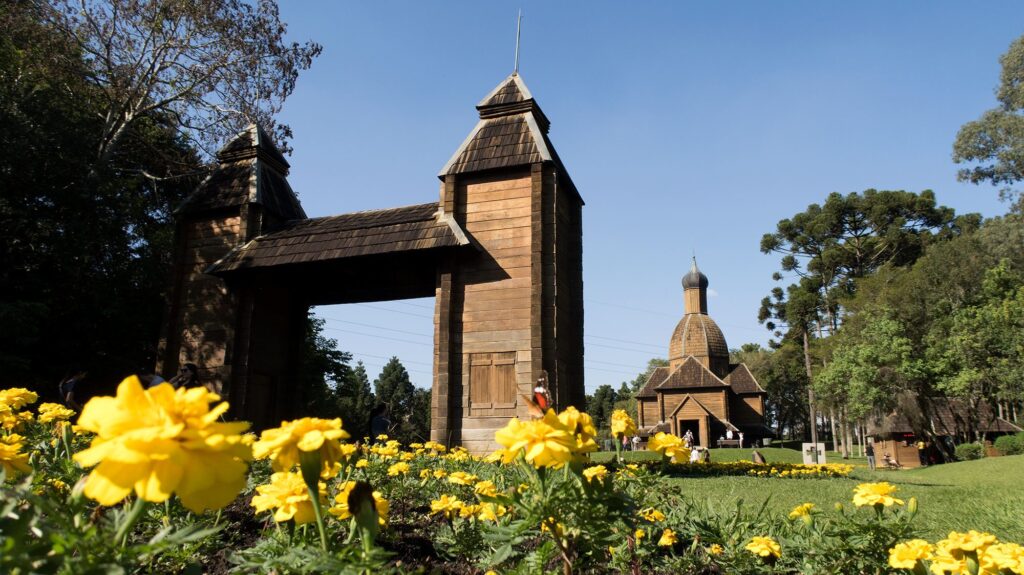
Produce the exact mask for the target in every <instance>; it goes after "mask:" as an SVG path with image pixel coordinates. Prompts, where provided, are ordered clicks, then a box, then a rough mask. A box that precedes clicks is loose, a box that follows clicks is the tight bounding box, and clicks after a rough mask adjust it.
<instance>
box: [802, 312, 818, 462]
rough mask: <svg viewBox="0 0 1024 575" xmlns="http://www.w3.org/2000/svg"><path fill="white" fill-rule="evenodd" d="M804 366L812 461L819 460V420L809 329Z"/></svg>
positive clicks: (805, 345)
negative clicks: (815, 401) (815, 400)
mask: <svg viewBox="0 0 1024 575" xmlns="http://www.w3.org/2000/svg"><path fill="white" fill-rule="evenodd" d="M804 367H806V368H807V384H808V385H807V411H808V415H809V417H808V420H809V421H810V426H811V444H812V445H813V447H814V449H813V450H812V451H811V453H812V454H813V457H812V461H813V462H814V463H817V462H818V450H817V447H818V421H817V411H816V410H815V405H814V382H813V380H814V372H813V371H811V340H810V338H809V337H808V336H807V330H806V329H805V330H804Z"/></svg>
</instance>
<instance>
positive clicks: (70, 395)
mask: <svg viewBox="0 0 1024 575" xmlns="http://www.w3.org/2000/svg"><path fill="white" fill-rule="evenodd" d="M73 373H74V375H71V376H69V377H65V378H64V379H62V380H61V382H60V384H59V385H58V386H57V387H58V391H59V392H60V402H61V403H63V404H64V407H70V408H71V409H74V410H75V411H82V402H81V397H82V394H81V390H80V389H79V390H78V394H77V397H76V393H75V390H76V389H77V388H79V387H80V386H81V384H82V382H83V381H84V380H85V376H86V375H88V373H86V372H84V371H75V372H73Z"/></svg>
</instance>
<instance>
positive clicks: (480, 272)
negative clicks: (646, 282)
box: [449, 171, 536, 453]
mask: <svg viewBox="0 0 1024 575" xmlns="http://www.w3.org/2000/svg"><path fill="white" fill-rule="evenodd" d="M456 188H457V189H456V190H455V196H456V198H458V200H457V201H456V202H455V203H454V207H455V217H456V220H457V221H459V222H460V223H461V224H462V225H463V226H464V227H465V230H466V231H467V232H468V234H469V235H470V236H471V237H472V238H473V239H474V240H475V241H477V242H478V243H479V244H480V247H481V248H482V250H483V252H484V253H485V256H484V257H481V258H480V259H479V261H478V263H477V264H476V265H473V266H469V265H466V264H465V263H463V262H460V266H459V269H457V270H456V271H455V273H454V274H453V283H452V298H453V305H452V309H453V314H452V318H451V322H452V329H451V333H452V334H453V336H452V339H453V340H454V342H453V343H455V344H456V345H457V347H458V352H459V354H460V357H459V358H458V361H459V362H460V367H461V370H460V376H461V377H460V380H461V381H460V383H461V385H460V386H459V390H458V394H459V395H458V396H457V397H459V398H460V399H461V405H462V406H467V405H470V402H471V401H472V398H470V396H469V395H470V383H469V377H470V369H469V358H470V355H471V354H481V353H495V352H506V353H514V354H515V381H516V386H517V392H518V393H517V395H518V394H529V393H530V392H531V390H532V387H533V375H534V373H535V372H536V370H535V362H534V359H535V354H534V348H533V346H532V341H531V335H532V329H531V328H532V327H533V326H532V316H533V313H532V309H533V308H532V305H531V304H532V295H533V293H534V290H533V279H532V274H533V266H532V265H531V264H532V263H533V262H534V257H535V254H534V253H533V250H534V249H536V246H533V245H532V244H533V241H532V240H533V231H534V230H533V225H534V222H535V217H536V212H535V211H534V210H533V208H534V205H533V200H534V194H535V190H534V186H533V183H532V180H531V176H530V173H529V172H526V171H524V172H523V173H515V174H501V175H495V176H476V177H472V178H466V179H464V180H461V179H460V181H459V182H458V183H457V184H456ZM460 331H461V336H460V335H458V334H459V333H460ZM453 359H454V358H453ZM449 383H450V382H449ZM452 391H453V390H451V389H449V393H452ZM517 410H518V411H523V410H524V408H523V406H521V405H520V406H518V407H517ZM462 414H463V416H462V418H461V425H460V427H461V429H460V431H459V433H458V434H457V435H458V439H459V441H460V442H461V444H462V445H463V446H465V447H466V448H467V449H469V450H470V451H473V452H474V453H481V452H486V451H491V450H493V449H494V448H495V447H497V445H496V444H495V443H494V432H495V431H496V430H497V429H500V428H501V427H504V425H505V424H506V423H507V422H508V414H506V413H505V410H496V411H495V412H493V413H492V415H474V414H471V413H470V412H469V411H468V410H466V411H462ZM520 415H523V416H525V413H520ZM452 423H454V422H452ZM453 435H455V434H453Z"/></svg>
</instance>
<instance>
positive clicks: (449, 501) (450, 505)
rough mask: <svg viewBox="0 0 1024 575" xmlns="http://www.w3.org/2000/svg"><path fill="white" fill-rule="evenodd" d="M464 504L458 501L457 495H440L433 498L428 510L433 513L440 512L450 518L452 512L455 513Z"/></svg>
mask: <svg viewBox="0 0 1024 575" xmlns="http://www.w3.org/2000/svg"><path fill="white" fill-rule="evenodd" d="M464 505H465V504H464V503H463V502H462V501H460V500H459V498H458V497H449V496H448V495H442V496H441V498H440V499H435V500H433V501H431V502H430V512H431V513H435V514H436V513H441V514H443V515H444V516H445V517H448V518H451V517H452V514H454V513H457V512H458V511H459V509H462V507H463V506H464Z"/></svg>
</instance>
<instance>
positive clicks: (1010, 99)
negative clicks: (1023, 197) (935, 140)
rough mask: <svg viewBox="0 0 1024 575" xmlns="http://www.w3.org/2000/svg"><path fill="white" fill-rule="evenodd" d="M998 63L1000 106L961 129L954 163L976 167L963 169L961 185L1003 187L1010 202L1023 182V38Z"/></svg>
mask: <svg viewBox="0 0 1024 575" xmlns="http://www.w3.org/2000/svg"><path fill="white" fill-rule="evenodd" d="M999 63H1000V64H1001V65H1002V69H1003V70H1002V75H1001V78H1000V84H999V88H998V90H997V91H996V99H997V100H998V101H999V105H998V106H997V107H996V108H994V109H992V110H989V111H987V112H985V113H984V114H982V116H981V118H979V119H977V120H974V121H972V122H968V123H966V124H964V125H963V127H961V128H960V131H959V132H957V135H956V141H955V142H954V143H953V161H954V162H956V163H958V164H966V163H974V164H975V165H974V166H973V167H964V168H962V169H960V171H959V172H958V173H957V178H958V179H959V180H960V181H968V182H971V183H973V184H980V183H982V182H988V183H990V184H992V185H993V186H1003V187H1002V189H1001V190H1000V194H1001V195H1002V196H1003V197H1005V198H1008V197H1009V195H1010V194H1011V190H1010V185H1012V184H1014V183H1016V182H1019V181H1021V179H1024V115H1022V112H1024V36H1022V37H1020V38H1017V39H1016V40H1014V41H1013V43H1012V44H1010V48H1009V50H1007V52H1006V53H1005V54H1003V55H1002V56H1001V57H1000V58H999Z"/></svg>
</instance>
